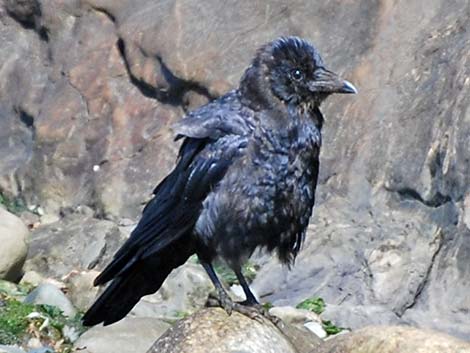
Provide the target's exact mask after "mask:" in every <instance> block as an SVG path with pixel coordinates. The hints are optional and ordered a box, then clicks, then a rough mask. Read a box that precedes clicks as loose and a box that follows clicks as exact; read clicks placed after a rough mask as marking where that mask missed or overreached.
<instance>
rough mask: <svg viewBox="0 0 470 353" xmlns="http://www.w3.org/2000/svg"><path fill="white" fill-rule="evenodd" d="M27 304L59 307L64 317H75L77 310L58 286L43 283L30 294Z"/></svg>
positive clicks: (27, 297) (26, 299)
mask: <svg viewBox="0 0 470 353" xmlns="http://www.w3.org/2000/svg"><path fill="white" fill-rule="evenodd" d="M24 302H25V303H32V304H47V305H53V306H56V307H58V308H59V309H60V310H62V312H63V313H64V315H66V316H69V317H73V316H74V315H75V314H76V313H77V310H76V309H75V308H74V307H73V305H72V303H71V302H70V300H69V299H68V298H67V297H66V296H65V294H64V293H63V292H62V291H61V290H60V289H59V288H57V287H56V286H54V285H52V284H49V283H43V284H41V285H40V286H39V287H37V288H36V289H34V290H33V291H32V292H31V293H29V294H28V295H27V296H26V298H25V299H24Z"/></svg>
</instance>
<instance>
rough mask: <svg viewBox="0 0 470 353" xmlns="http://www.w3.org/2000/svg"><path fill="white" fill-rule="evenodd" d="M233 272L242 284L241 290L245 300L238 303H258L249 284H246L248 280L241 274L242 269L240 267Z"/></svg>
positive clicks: (250, 304)
mask: <svg viewBox="0 0 470 353" xmlns="http://www.w3.org/2000/svg"><path fill="white" fill-rule="evenodd" d="M233 272H235V274H236V275H237V279H238V282H239V283H240V285H241V286H242V288H243V291H244V292H245V296H246V300H245V301H244V302H241V303H240V304H242V305H247V306H257V305H259V302H258V300H257V299H256V297H255V296H254V294H253V293H252V292H251V289H250V286H249V285H248V282H247V281H246V279H245V277H244V276H243V273H242V270H241V269H240V268H237V269H235V270H234V271H233Z"/></svg>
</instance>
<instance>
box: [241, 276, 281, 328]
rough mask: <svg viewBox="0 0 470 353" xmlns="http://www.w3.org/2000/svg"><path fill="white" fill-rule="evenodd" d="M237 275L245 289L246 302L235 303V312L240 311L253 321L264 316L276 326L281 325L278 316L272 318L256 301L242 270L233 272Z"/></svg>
mask: <svg viewBox="0 0 470 353" xmlns="http://www.w3.org/2000/svg"><path fill="white" fill-rule="evenodd" d="M233 272H235V274H236V275H237V279H238V282H239V283H240V285H241V286H242V288H243V291H244V292H245V296H246V300H245V301H243V302H241V303H234V307H233V310H235V311H238V312H240V313H242V314H244V315H246V316H248V317H250V318H252V319H260V316H264V317H265V318H267V319H268V320H270V321H271V322H272V323H273V324H275V325H276V326H278V325H279V322H280V319H279V318H278V317H276V316H272V315H271V314H269V312H268V310H266V309H265V308H264V307H263V306H262V305H261V304H260V303H259V302H258V300H257V299H256V297H255V295H254V294H253V292H252V291H251V289H250V286H249V285H248V282H247V281H246V279H245V276H243V273H242V270H241V268H236V269H234V270H233Z"/></svg>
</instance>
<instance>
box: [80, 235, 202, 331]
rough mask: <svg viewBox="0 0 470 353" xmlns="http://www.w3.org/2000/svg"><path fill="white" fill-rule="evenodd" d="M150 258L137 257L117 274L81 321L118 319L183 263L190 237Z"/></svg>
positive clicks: (190, 249) (190, 250) (92, 322)
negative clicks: (120, 273) (124, 269)
mask: <svg viewBox="0 0 470 353" xmlns="http://www.w3.org/2000/svg"><path fill="white" fill-rule="evenodd" d="M175 243H176V244H172V245H170V246H169V247H168V248H166V249H165V251H162V252H160V253H157V254H154V255H153V256H152V257H151V258H148V259H145V260H137V261H135V262H134V263H133V265H132V267H131V268H129V269H128V270H126V271H124V272H123V273H122V275H117V276H116V277H115V278H114V279H113V281H112V282H111V284H110V285H109V286H108V287H107V288H106V289H105V290H104V292H103V293H102V294H101V295H100V296H99V298H98V299H97V300H96V301H95V303H94V304H93V305H92V306H91V308H90V309H88V311H87V312H86V313H85V315H84V317H83V325H85V326H94V325H97V324H99V323H101V322H102V323H103V324H104V325H105V326H106V325H110V324H112V323H114V322H116V321H119V320H121V319H122V318H123V317H124V316H126V315H127V313H129V311H131V310H132V308H133V307H134V306H135V305H136V304H137V302H138V301H139V300H140V298H142V297H143V296H145V295H148V294H152V293H155V292H156V291H157V290H158V289H159V288H160V287H161V286H162V284H163V281H164V280H165V279H166V278H167V277H168V275H169V274H170V272H171V271H172V270H173V269H175V268H177V267H178V266H180V265H182V264H184V263H185V262H186V260H187V259H188V258H189V256H191V255H192V254H193V253H194V247H193V246H192V243H191V241H187V242H184V241H179V242H175Z"/></svg>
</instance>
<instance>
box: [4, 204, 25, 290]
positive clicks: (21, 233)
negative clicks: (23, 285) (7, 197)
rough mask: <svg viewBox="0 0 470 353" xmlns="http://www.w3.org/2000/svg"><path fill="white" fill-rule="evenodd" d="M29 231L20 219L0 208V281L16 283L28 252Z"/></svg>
mask: <svg viewBox="0 0 470 353" xmlns="http://www.w3.org/2000/svg"><path fill="white" fill-rule="evenodd" d="M28 238H29V230H28V228H27V227H26V225H25V224H24V223H23V221H21V219H20V218H18V217H17V216H15V215H14V214H12V213H10V212H8V211H7V210H5V209H3V208H2V207H0V244H1V246H0V279H5V280H8V281H17V280H19V279H20V277H21V274H22V273H23V264H24V262H25V259H26V254H27V252H28V245H27V240H28Z"/></svg>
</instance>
